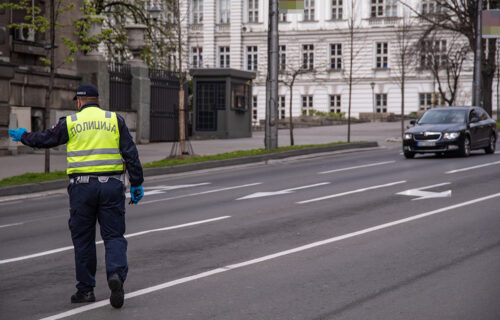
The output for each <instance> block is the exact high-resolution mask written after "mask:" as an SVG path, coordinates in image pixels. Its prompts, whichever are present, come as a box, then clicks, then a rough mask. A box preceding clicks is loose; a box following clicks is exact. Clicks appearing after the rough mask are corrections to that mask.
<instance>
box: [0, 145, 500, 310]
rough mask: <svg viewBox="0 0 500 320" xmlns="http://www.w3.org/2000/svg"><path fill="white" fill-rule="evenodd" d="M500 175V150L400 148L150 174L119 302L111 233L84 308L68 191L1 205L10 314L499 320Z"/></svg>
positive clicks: (134, 215) (0, 300) (134, 218)
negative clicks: (457, 153)
mask: <svg viewBox="0 0 500 320" xmlns="http://www.w3.org/2000/svg"><path fill="white" fill-rule="evenodd" d="M499 181H500V154H493V155H484V153H483V152H482V151H480V152H475V153H474V154H473V155H472V156H471V157H469V158H458V157H433V156H425V157H417V158H416V159H413V160H405V159H404V158H403V156H402V155H401V154H400V151H399V150H396V149H392V150H391V149H383V150H372V151H364V152H356V153H347V154H336V155H322V156H314V157H299V158H294V159H288V160H280V161H270V162H268V163H267V164H258V165H249V166H242V167H233V168H225V169H219V170H211V171H205V172H196V173H189V174H182V175H175V176H169V177H163V178H159V179H156V180H154V181H149V182H148V183H146V184H145V187H146V189H147V191H148V193H147V194H146V196H145V197H144V199H143V201H142V202H141V204H140V205H138V206H128V211H127V213H126V214H127V234H128V241H129V250H128V258H129V267H130V272H129V278H128V280H127V282H126V283H125V290H126V292H127V295H126V301H125V305H124V307H123V308H122V309H120V310H116V309H113V308H112V307H111V306H110V305H109V304H108V297H109V289H108V288H107V285H106V282H105V271H104V259H103V258H104V251H103V245H102V244H98V255H99V263H98V275H97V287H96V288H95V294H96V298H97V300H98V302H96V303H94V304H86V305H72V304H71V303H70V296H71V294H73V293H74V291H75V287H74V285H75V280H74V263H73V249H72V245H71V239H70V233H69V230H68V227H67V220H68V198H67V196H66V195H60V194H59V195H53V196H47V197H44V198H39V199H29V198H28V199H25V200H22V201H17V202H6V203H0V243H1V247H0V319H42V318H47V319H59V318H63V317H67V318H68V319H120V320H123V319H175V320H177V319H203V320H205V319H217V320H223V319H228V320H246V319H252V320H255V319H272V320H275V319H286V320H290V319H307V320H309V319H311V320H312V319H358V320H359V319H384V320H391V319H454V320H456V319H481V320H488V319H492V320H497V319H500V277H499V276H498V274H499V273H500V210H499V209H498V207H500V188H499V186H500V183H499ZM417 199H418V200H417ZM96 240H97V241H99V240H100V237H99V235H98V236H97V239H96Z"/></svg>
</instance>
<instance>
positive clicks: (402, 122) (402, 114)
mask: <svg viewBox="0 0 500 320" xmlns="http://www.w3.org/2000/svg"><path fill="white" fill-rule="evenodd" d="M402 62H403V68H402V69H401V137H402V136H403V134H404V133H405V76H406V75H405V67H404V60H403V61H402Z"/></svg>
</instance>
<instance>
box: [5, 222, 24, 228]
mask: <svg viewBox="0 0 500 320" xmlns="http://www.w3.org/2000/svg"><path fill="white" fill-rule="evenodd" d="M22 224H24V222H17V223H11V224H4V225H3V226H0V229H1V228H8V227H13V226H20V225H22Z"/></svg>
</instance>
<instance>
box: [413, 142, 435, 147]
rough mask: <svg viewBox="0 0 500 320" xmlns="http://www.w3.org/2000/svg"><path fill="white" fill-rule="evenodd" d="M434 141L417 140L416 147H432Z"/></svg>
mask: <svg viewBox="0 0 500 320" xmlns="http://www.w3.org/2000/svg"><path fill="white" fill-rule="evenodd" d="M434 146H436V143H435V142H434V141H417V147H434Z"/></svg>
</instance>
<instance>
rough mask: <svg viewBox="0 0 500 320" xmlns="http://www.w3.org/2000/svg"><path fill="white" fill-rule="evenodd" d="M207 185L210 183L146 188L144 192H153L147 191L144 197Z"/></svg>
mask: <svg viewBox="0 0 500 320" xmlns="http://www.w3.org/2000/svg"><path fill="white" fill-rule="evenodd" d="M207 184H210V182H202V183H196V184H180V185H176V186H164V185H161V186H153V187H146V188H144V190H151V191H145V192H144V195H145V196H151V195H155V194H160V193H165V191H170V190H176V189H185V188H193V187H199V186H206V185H207ZM126 197H127V198H130V193H127V195H126Z"/></svg>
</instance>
